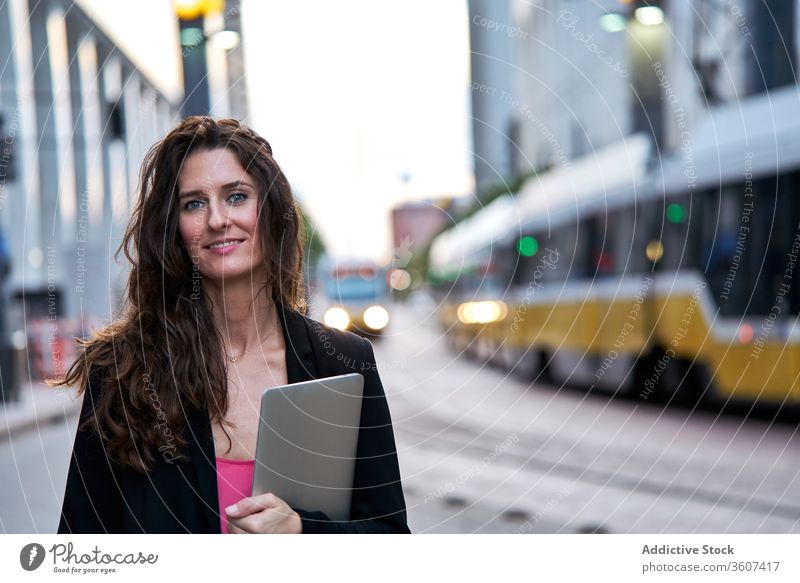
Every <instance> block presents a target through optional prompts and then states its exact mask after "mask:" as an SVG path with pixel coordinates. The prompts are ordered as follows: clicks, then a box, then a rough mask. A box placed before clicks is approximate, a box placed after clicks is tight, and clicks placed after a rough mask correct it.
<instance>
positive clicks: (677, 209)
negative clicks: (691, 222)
mask: <svg viewBox="0 0 800 583" xmlns="http://www.w3.org/2000/svg"><path fill="white" fill-rule="evenodd" d="M685 218H686V211H685V210H684V208H683V205H682V204H678V203H677V202H673V203H672V204H671V205H669V206H667V220H668V221H669V222H670V223H675V224H676V225H677V224H679V223H682V222H683V219H685Z"/></svg>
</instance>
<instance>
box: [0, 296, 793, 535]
mask: <svg viewBox="0 0 800 583" xmlns="http://www.w3.org/2000/svg"><path fill="white" fill-rule="evenodd" d="M374 345H375V349H376V358H377V360H378V368H379V370H380V372H381V377H382V379H383V383H384V386H385V388H386V390H387V393H388V395H389V399H390V406H391V409H392V415H393V421H394V424H395V432H396V437H397V441H398V453H399V459H400V464H401V472H402V476H403V479H404V486H405V492H406V503H407V506H408V513H409V524H410V527H411V529H412V531H413V532H448V533H457V532H508V533H512V532H533V533H541V532H546V533H574V532H595V531H597V532H612V533H628V532H636V533H689V532H693V533H702V532H715V533H720V532H727V533H767V532H769V533H788V532H800V502H798V501H799V500H800V475H799V474H800V448H798V436H797V434H796V430H795V428H794V427H791V426H789V425H787V424H783V425H774V426H771V427H770V426H769V425H768V424H767V423H766V422H763V421H752V420H751V421H743V420H742V419H741V418H738V417H720V418H717V416H716V414H714V413H711V412H698V413H695V414H690V412H689V411H687V410H685V409H675V410H669V411H666V412H662V411H661V410H660V409H657V408H655V407H644V406H641V405H636V404H634V403H628V402H622V401H613V402H611V403H609V402H608V401H607V400H606V399H604V398H599V397H595V396H586V395H583V394H581V393H580V392H578V391H575V390H558V389H557V387H550V386H533V387H527V386H526V385H525V383H523V382H521V381H520V380H518V379H516V378H513V377H509V376H506V375H505V373H504V372H502V371H499V370H497V369H494V368H490V367H480V366H478V365H477V364H476V363H475V362H472V361H470V360H467V359H466V358H465V357H463V356H458V355H456V354H453V353H452V352H450V351H449V350H448V349H447V348H445V347H444V343H443V342H442V338H441V336H440V334H439V332H438V329H437V327H436V326H435V323H434V321H433V318H430V317H427V316H426V313H425V309H423V308H412V307H398V308H396V309H395V310H394V311H393V321H392V323H391V324H390V329H389V331H388V333H387V335H386V337H385V338H382V339H378V340H375V341H374ZM76 422H77V418H76V417H73V418H72V419H70V420H69V422H68V423H56V424H52V425H48V426H45V427H42V428H41V429H40V430H38V431H37V430H31V431H27V432H25V433H22V434H19V435H16V436H14V437H13V438H12V440H7V441H4V442H0V466H2V467H3V468H5V469H6V470H5V471H6V474H5V475H4V482H3V483H4V487H3V489H2V491H0V529H1V530H2V531H3V532H9V533H10V532H17V533H19V532H54V531H55V529H56V526H57V522H58V511H59V508H60V503H61V497H62V495H63V486H64V481H65V479H66V473H65V472H66V468H67V461H68V456H69V452H70V448H71V445H72V440H73V435H74V426H75V423H76ZM8 472H13V473H8Z"/></svg>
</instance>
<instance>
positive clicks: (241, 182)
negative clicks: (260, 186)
mask: <svg viewBox="0 0 800 583" xmlns="http://www.w3.org/2000/svg"><path fill="white" fill-rule="evenodd" d="M240 186H247V187H249V188H252V189H254V190H255V186H253V185H252V184H250V183H249V182H246V181H244V180H234V181H233V182H228V183H227V184H223V185H222V188H223V189H228V188H238V187H240ZM200 194H205V193H204V192H203V191H202V190H187V191H186V192H181V193H180V194H179V195H178V200H180V199H182V198H186V197H187V196H197V195H200Z"/></svg>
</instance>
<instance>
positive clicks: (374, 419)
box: [54, 117, 408, 533]
mask: <svg viewBox="0 0 800 583" xmlns="http://www.w3.org/2000/svg"><path fill="white" fill-rule="evenodd" d="M140 188H141V192H140V196H139V200H138V203H137V205H136V208H135V209H134V212H133V216H132V218H131V222H130V224H129V226H128V228H127V231H126V233H125V237H124V239H123V243H122V245H121V247H120V251H124V253H125V256H126V257H127V258H128V260H129V261H130V262H131V264H132V269H131V272H130V277H129V280H128V287H127V289H126V292H127V305H126V307H125V311H124V312H123V314H122V316H121V317H120V318H118V319H117V320H116V321H115V322H113V323H112V324H110V325H109V326H108V327H106V328H104V329H103V330H100V331H99V332H97V333H96V334H95V335H94V337H92V338H91V339H88V340H84V341H81V346H82V354H81V356H80V357H79V358H78V359H77V360H76V362H75V363H74V364H73V365H72V366H71V367H70V369H69V371H68V372H67V374H66V375H65V378H64V379H62V380H61V381H59V382H57V383H54V384H55V385H78V386H79V387H81V388H86V387H88V389H86V390H84V393H85V395H84V400H83V407H82V411H81V424H80V426H79V431H78V433H77V435H76V438H75V445H74V450H73V454H72V459H71V462H70V467H69V475H68V478H67V486H66V492H65V496H64V506H63V510H62V515H61V521H60V524H59V527H58V531H59V532H60V533H66V532H72V533H86V532H137V533H138V532H148V533H149V532H160V533H171V532H197V533H213V532H226V531H227V532H230V533H262V532H279V533H301V532H302V533H315V532H330V533H336V532H408V526H407V524H406V511H405V501H404V499H403V492H402V488H401V483H400V474H399V469H398V464H397V455H396V449H395V442H394V435H393V432H392V425H391V418H390V416H389V409H388V407H387V404H386V398H385V395H384V392H383V387H382V385H381V381H380V378H379V376H378V373H377V371H376V368H375V357H374V354H373V351H372V345H371V344H370V343H369V342H368V341H367V340H364V339H362V338H360V337H358V336H356V335H354V334H350V333H348V332H341V331H337V330H333V329H330V328H327V327H325V326H323V325H322V324H320V323H318V322H315V321H313V320H311V319H309V318H308V317H306V316H305V315H304V314H305V312H306V304H305V300H304V297H303V296H304V294H303V282H302V271H301V264H302V253H303V250H302V229H301V217H300V214H299V212H298V211H297V209H296V208H295V206H294V202H293V198H292V193H291V188H290V186H289V183H288V181H287V180H286V177H285V176H284V175H283V173H282V172H281V170H280V168H279V167H278V165H277V163H276V162H275V160H274V159H273V157H272V150H271V148H270V146H269V144H268V143H267V142H266V141H265V140H264V139H263V138H261V137H260V136H258V135H257V134H255V133H254V132H253V131H252V130H250V129H248V128H247V127H245V126H244V125H242V124H240V123H239V122H237V121H235V120H230V119H223V120H219V121H215V120H213V119H211V118H208V117H190V118H187V119H186V120H184V121H183V123H181V124H180V125H179V126H178V127H177V128H175V129H174V130H172V131H171V132H170V133H169V134H168V135H167V136H166V137H165V138H164V139H163V140H162V141H161V142H159V143H157V144H156V145H155V146H154V147H153V148H152V149H151V150H150V152H149V153H148V155H147V157H146V158H145V161H144V165H143V168H142V173H141V186H140ZM118 253H119V252H118ZM323 343H324V344H323ZM351 359H352V360H351ZM353 370H357V371H359V372H362V374H363V375H364V377H365V382H364V397H363V399H362V410H361V427H360V430H359V438H358V446H357V458H358V459H357V460H356V464H355V476H354V485H353V495H352V504H351V511H350V520H349V521H345V522H336V521H332V520H330V519H329V518H328V517H327V516H326V515H325V514H324V513H322V512H319V511H315V509H313V508H306V509H301V508H290V507H289V505H288V504H287V503H286V502H285V501H283V500H281V499H280V498H278V497H276V496H274V495H272V494H265V495H262V496H251V490H250V489H251V486H252V475H253V460H254V457H255V447H256V436H257V433H258V421H259V403H260V397H261V393H262V391H263V390H264V389H265V388H268V387H270V386H278V385H284V384H287V383H295V382H300V381H304V380H309V379H312V378H324V377H328V376H333V375H337V374H344V373H347V372H353Z"/></svg>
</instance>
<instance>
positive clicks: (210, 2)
mask: <svg viewBox="0 0 800 583" xmlns="http://www.w3.org/2000/svg"><path fill="white" fill-rule="evenodd" d="M223 7H224V0H173V9H174V11H175V15H176V16H177V17H178V23H179V25H180V41H181V57H182V61H183V91H184V101H183V107H182V113H183V115H184V116H189V115H209V114H210V113H211V100H210V94H209V86H208V62H207V61H206V36H205V17H206V16H209V15H211V14H218V13H220V12H222V10H223Z"/></svg>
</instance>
